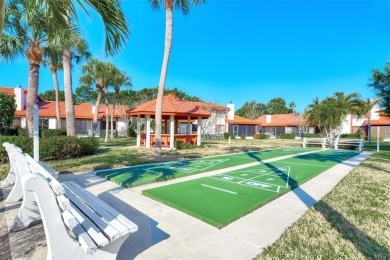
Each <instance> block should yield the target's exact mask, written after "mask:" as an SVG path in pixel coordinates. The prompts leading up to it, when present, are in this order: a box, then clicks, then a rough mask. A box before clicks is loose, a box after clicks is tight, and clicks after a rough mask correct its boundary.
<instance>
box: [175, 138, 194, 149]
mask: <svg viewBox="0 0 390 260" xmlns="http://www.w3.org/2000/svg"><path fill="white" fill-rule="evenodd" d="M173 146H174V147H175V148H176V149H177V150H185V149H194V148H196V146H195V145H193V144H191V143H185V142H183V141H180V140H175V142H174V143H173Z"/></svg>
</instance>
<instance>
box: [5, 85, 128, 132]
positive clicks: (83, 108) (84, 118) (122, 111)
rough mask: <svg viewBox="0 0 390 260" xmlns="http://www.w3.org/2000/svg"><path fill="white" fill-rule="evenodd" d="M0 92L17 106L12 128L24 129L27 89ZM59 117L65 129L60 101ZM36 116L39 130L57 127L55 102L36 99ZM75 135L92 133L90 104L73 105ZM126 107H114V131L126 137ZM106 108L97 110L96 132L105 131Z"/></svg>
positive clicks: (63, 106) (63, 113)
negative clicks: (13, 98)
mask: <svg viewBox="0 0 390 260" xmlns="http://www.w3.org/2000/svg"><path fill="white" fill-rule="evenodd" d="M0 92H2V93H6V94H9V95H13V96H14V97H15V102H16V105H17V108H16V112H15V119H14V127H22V128H25V127H26V112H27V111H26V101H27V89H22V88H21V87H16V88H6V87H0ZM59 103H60V115H61V120H62V121H61V123H62V128H63V129H66V114H65V102H64V101H60V102H59ZM37 104H38V115H39V125H40V128H48V129H55V128H56V125H57V119H56V108H55V101H46V100H42V99H41V98H40V97H38V102H37ZM74 108H75V118H76V133H77V135H90V134H91V131H92V121H93V116H94V112H95V106H94V105H93V104H90V103H81V104H79V105H75V106H74ZM112 108H113V107H112V105H109V111H112ZM128 109H129V107H128V106H121V105H119V106H115V111H114V115H113V117H114V122H115V123H114V129H115V130H116V131H117V134H118V135H126V134H127V127H126V124H127V123H126V122H125V120H123V118H124V117H126V116H127V115H126V111H127V110H128ZM105 116H106V106H105V105H104V104H100V106H99V109H98V130H105Z"/></svg>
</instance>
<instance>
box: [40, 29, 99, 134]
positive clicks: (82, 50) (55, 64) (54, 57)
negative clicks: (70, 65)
mask: <svg viewBox="0 0 390 260" xmlns="http://www.w3.org/2000/svg"><path fill="white" fill-rule="evenodd" d="M68 33H69V36H68V39H69V43H70V44H71V45H72V46H71V48H70V50H71V52H72V58H73V60H74V61H75V63H76V64H77V63H80V62H81V61H82V60H83V59H89V57H90V56H91V53H90V52H88V51H87V48H88V44H87V42H86V41H85V39H84V38H82V37H81V35H80V34H78V33H77V32H76V31H75V30H73V31H70V32H68ZM63 48H64V46H63V43H62V41H61V39H57V40H54V39H52V40H51V41H50V42H49V45H48V46H46V47H45V48H44V49H43V53H44V56H45V57H47V59H48V61H45V62H44V63H43V64H44V65H47V64H49V65H50V71H51V73H52V77H53V82H54V89H55V92H56V118H57V128H58V129H61V127H62V126H61V117H60V106H59V94H58V91H59V84H58V77H57V70H58V69H62V67H63V62H62V58H63ZM72 99H73V98H72Z"/></svg>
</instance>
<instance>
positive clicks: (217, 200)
mask: <svg viewBox="0 0 390 260" xmlns="http://www.w3.org/2000/svg"><path fill="white" fill-rule="evenodd" d="M357 154H359V152H357V151H343V150H338V151H332V150H325V151H320V152H316V153H310V154H306V155H297V156H296V157H291V158H288V159H284V160H279V161H275V162H272V163H264V164H259V165H256V166H252V167H247V168H244V169H241V170H235V171H230V172H226V173H223V174H216V175H213V176H210V177H204V178H200V179H196V180H191V181H186V182H181V183H177V184H172V185H167V186H163V187H159V188H154V189H149V190H144V191H143V194H144V195H146V196H148V197H150V198H153V199H155V200H158V201H160V202H163V203H165V204H167V205H169V206H172V207H174V208H177V209H179V210H181V211H183V212H186V213H187V214H190V215H192V216H194V217H197V218H199V219H201V220H203V221H205V222H207V223H209V224H211V225H214V226H216V227H219V228H221V227H224V226H226V225H228V224H229V223H231V222H233V221H234V220H236V219H238V218H240V217H242V216H244V215H246V214H248V213H249V212H251V211H253V210H255V209H257V208H259V207H260V206H262V205H264V204H266V203H268V202H269V201H271V200H273V199H275V198H277V197H279V196H281V195H282V194H284V193H286V192H288V191H290V190H292V189H294V188H296V187H297V186H299V185H301V184H302V183H304V182H306V181H307V180H309V179H311V178H313V177H314V176H316V175H318V174H320V173H322V172H323V171H325V170H327V169H329V168H331V167H332V166H334V165H336V164H338V163H340V162H342V161H344V160H347V159H349V158H351V157H353V156H355V155H357Z"/></svg>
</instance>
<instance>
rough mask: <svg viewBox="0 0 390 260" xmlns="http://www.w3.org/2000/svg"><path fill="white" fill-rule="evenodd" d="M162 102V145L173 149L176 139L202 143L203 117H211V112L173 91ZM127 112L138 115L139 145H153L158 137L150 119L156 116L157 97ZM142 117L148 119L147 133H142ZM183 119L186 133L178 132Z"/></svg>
mask: <svg viewBox="0 0 390 260" xmlns="http://www.w3.org/2000/svg"><path fill="white" fill-rule="evenodd" d="M162 104H163V105H162V122H163V124H164V127H163V129H162V135H161V143H162V146H163V147H167V148H171V149H172V148H173V147H174V141H175V140H180V141H182V142H190V143H192V144H194V145H195V144H196V145H198V146H199V145H200V144H201V125H202V119H207V118H209V117H210V115H211V113H210V112H208V111H206V110H205V109H203V108H201V107H200V106H196V105H194V104H193V103H192V102H188V101H185V100H181V99H179V98H177V97H176V96H175V94H172V93H171V94H168V95H166V96H164V97H163V102H162ZM127 114H128V115H130V116H136V117H137V146H138V147H140V146H145V147H146V148H150V147H153V146H154V145H155V140H156V137H155V134H154V133H153V134H152V133H151V129H150V119H151V118H155V114H156V99H154V100H152V101H149V102H146V103H144V104H141V105H139V106H137V107H134V108H131V109H129V110H127ZM141 118H145V120H146V124H145V133H141ZM195 119H196V120H198V128H197V131H196V134H195V133H193V132H192V122H193V121H194V120H195ZM168 120H169V131H168ZM183 121H184V122H187V127H186V129H185V133H178V126H179V122H183Z"/></svg>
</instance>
